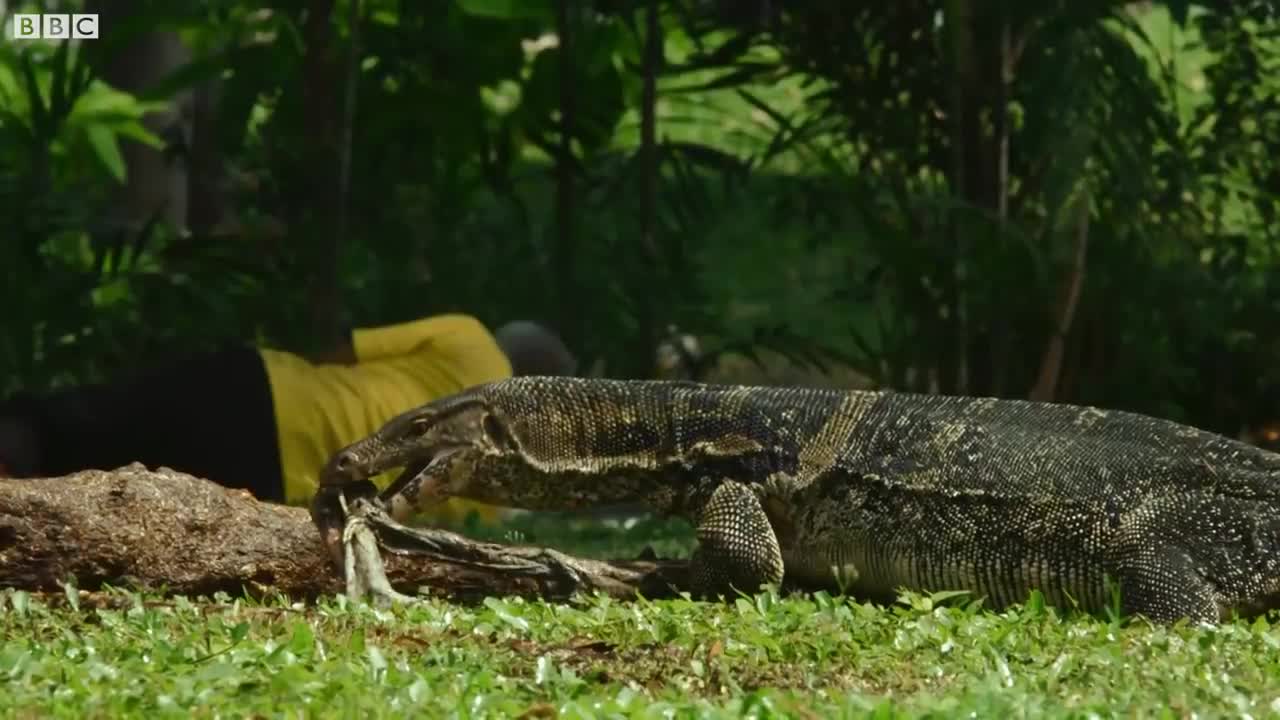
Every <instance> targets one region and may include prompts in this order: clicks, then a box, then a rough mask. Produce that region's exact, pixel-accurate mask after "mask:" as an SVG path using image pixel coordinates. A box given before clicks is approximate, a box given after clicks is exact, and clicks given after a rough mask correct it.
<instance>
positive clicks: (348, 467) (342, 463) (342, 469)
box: [333, 452, 356, 475]
mask: <svg viewBox="0 0 1280 720" xmlns="http://www.w3.org/2000/svg"><path fill="white" fill-rule="evenodd" d="M355 465H356V458H355V456H354V455H352V454H351V453H349V452H344V453H339V454H338V456H337V457H335V458H334V459H333V469H334V470H335V471H337V472H339V473H341V474H344V475H345V474H347V473H349V472H351V471H352V469H354V468H355Z"/></svg>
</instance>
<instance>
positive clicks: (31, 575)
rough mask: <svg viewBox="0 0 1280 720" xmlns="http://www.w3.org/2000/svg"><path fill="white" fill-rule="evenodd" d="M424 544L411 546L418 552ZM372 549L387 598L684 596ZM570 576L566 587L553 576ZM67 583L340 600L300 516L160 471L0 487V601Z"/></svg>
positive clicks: (445, 542)
mask: <svg viewBox="0 0 1280 720" xmlns="http://www.w3.org/2000/svg"><path fill="white" fill-rule="evenodd" d="M424 537H426V538H429V541H426V542H424V541H423V538H424ZM397 545H398V544H397V542H396V540H395V539H394V536H393V537H392V539H391V540H390V546H389V547H386V548H385V549H384V552H383V554H384V556H385V561H386V566H387V567H386V569H387V576H388V578H389V579H390V581H391V585H392V586H393V587H394V588H395V589H396V590H398V591H400V592H404V593H408V594H413V593H416V592H418V591H419V589H420V588H422V589H425V590H427V591H428V592H429V593H431V594H439V595H443V596H446V597H450V598H452V599H459V600H463V599H475V598H477V597H480V596H485V595H520V596H525V597H542V598H546V599H550V600H565V599H568V598H570V597H571V596H572V595H573V594H574V593H577V592H580V591H589V590H593V589H595V590H599V591H601V592H604V593H606V594H608V595H611V596H613V597H617V598H632V597H635V596H636V595H637V593H641V594H643V595H644V596H646V597H664V596H666V597H670V596H673V595H674V594H675V593H676V591H677V588H680V587H686V586H687V583H686V574H685V563H683V562H680V561H658V560H654V561H648V560H635V561H615V562H605V561H600V560H590V559H585V558H575V557H568V556H565V555H563V554H560V553H555V552H553V551H548V550H546V549H543V548H533V547H509V546H505V545H500V544H494V543H484V542H477V541H474V540H470V539H467V538H465V537H462V536H460V535H457V534H455V533H450V532H445V531H440V530H429V531H426V533H425V535H424V534H423V533H422V532H418V534H417V537H416V541H415V543H414V544H413V546H412V548H408V547H406V546H405V545H403V544H399V546H397ZM566 566H569V567H572V569H573V572H571V573H566V572H564V568H565V567H566ZM66 581H73V582H74V583H75V585H76V586H77V587H79V588H81V589H84V590H96V589H99V588H101V587H102V586H103V585H113V586H116V587H133V588H137V589H144V590H149V591H163V592H166V593H169V594H175V595H208V594H212V593H214V592H218V591H225V592H229V593H233V594H239V593H241V592H248V593H250V594H252V595H256V596H260V595H263V594H268V593H271V592H280V593H283V594H285V595H288V596H290V597H295V598H303V599H312V598H314V597H316V596H319V595H325V594H337V593H340V592H342V591H343V588H344V585H343V581H342V579H341V577H339V575H338V573H337V572H336V570H335V569H334V568H333V566H332V565H331V564H330V563H329V561H328V555H326V554H325V551H324V549H323V546H322V545H321V543H320V536H319V534H318V533H317V532H316V529H315V527H314V526H313V525H312V523H311V517H310V515H309V513H308V512H307V511H306V510H305V509H303V508H296V507H287V506H283V505H275V504H271V503H263V502H259V501H257V500H256V499H254V498H253V497H252V496H251V495H249V494H248V493H246V492H243V491H239V490H229V489H227V488H224V487H222V486H220V485H217V484H215V483H212V482H209V481H207V480H202V479H199V478H195V477H192V476H190V475H186V474H183V473H178V472H174V471H171V470H168V469H165V468H161V469H160V470H158V471H149V470H147V469H146V468H145V467H143V466H142V465H139V464H136V463H135V464H133V465H130V466H127V467H124V468H120V469H119V470H115V471H111V472H103V471H87V472H82V473H77V474H75V475H69V476H66V477H61V478H49V479H39V480H0V587H8V588H21V589H26V590H31V591H55V590H58V589H59V586H60V583H62V582H66Z"/></svg>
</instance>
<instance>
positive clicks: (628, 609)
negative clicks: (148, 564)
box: [0, 516, 1280, 718]
mask: <svg viewBox="0 0 1280 720" xmlns="http://www.w3.org/2000/svg"><path fill="white" fill-rule="evenodd" d="M516 525H517V526H518V528H519V535H518V536H517V537H516V539H520V540H522V541H528V540H530V539H531V538H530V536H531V535H541V536H542V540H543V541H546V542H551V541H555V542H556V544H557V545H558V546H560V547H563V548H566V549H571V550H574V551H575V552H583V553H586V554H596V555H628V554H631V553H632V552H638V551H639V550H640V549H643V548H644V547H645V546H656V547H662V548H666V550H670V551H674V552H676V553H679V552H682V550H681V549H682V548H687V547H688V531H687V529H686V528H683V527H680V526H679V525H678V524H674V523H673V524H666V523H662V522H657V521H642V522H641V523H639V524H638V525H634V526H632V527H631V528H630V529H626V528H615V529H613V530H612V531H609V532H606V530H605V529H602V526H601V524H600V523H589V522H585V521H579V522H576V523H566V522H564V521H563V518H554V517H551V516H540V517H527V518H524V519H522V520H519V521H517V523H516ZM557 528H558V529H557ZM486 532H487V533H488V534H490V535H491V536H495V537H501V536H503V534H504V533H506V532H508V531H507V530H504V529H493V530H487V531H483V532H481V533H480V534H485V533H486ZM609 535H612V536H613V537H614V540H612V541H611V540H608V539H607V537H606V536H609ZM619 537H621V539H618V538H619ZM660 552H666V551H665V550H660ZM71 596H72V597H73V598H76V599H77V603H73V605H74V604H79V603H80V602H83V603H85V606H83V607H80V608H79V609H77V608H75V607H72V606H68V603H67V602H66V601H62V598H61V596H57V597H53V598H43V599H37V598H34V597H32V596H30V595H28V594H25V593H21V592H7V593H4V594H0V708H3V709H4V711H5V712H6V714H17V715H19V716H26V717H76V718H79V717H140V716H153V715H154V716H158V717H188V716H191V715H195V716H209V717H214V716H219V717H246V716H257V717H268V716H270V717H274V716H289V717H302V716H306V717H408V716H426V717H515V716H521V715H522V714H524V716H525V717H553V716H560V717H740V716H743V715H744V714H745V715H750V716H754V717H774V716H786V717H877V718H889V717H919V716H945V717H959V716H970V717H1088V716H1095V717H1187V716H1190V715H1191V714H1192V713H1195V714H1197V715H1199V716H1202V717H1212V716H1231V717H1264V716H1268V715H1271V714H1275V713H1276V712H1280V699H1278V698H1280V662H1278V659H1280V631H1278V630H1277V629H1276V628H1274V627H1273V626H1272V625H1271V624H1269V623H1268V622H1266V621H1263V620H1259V621H1255V622H1251V623H1246V622H1239V623H1232V624H1226V625H1223V626H1220V627H1190V626H1177V627H1173V628H1165V627H1155V626H1151V625H1149V624H1148V623H1146V622H1142V621H1133V622H1122V621H1115V620H1109V619H1107V617H1091V616H1086V615H1081V614H1077V613H1070V612H1068V613H1062V612H1059V611H1057V610H1054V609H1051V608H1045V607H1043V606H1042V605H1041V604H1040V603H1039V602H1035V601H1033V602H1031V603H1029V604H1028V605H1026V606H1024V607H1020V608H1016V609H1013V610H1009V611H1006V612H1002V613H998V614H997V613H991V612H988V611H986V610H984V609H982V607H981V606H980V605H979V604H975V603H966V602H964V599H963V598H955V599H952V600H949V601H943V600H942V599H941V598H930V597H925V596H917V595H912V596H907V597H905V598H904V599H903V601H902V602H900V603H898V604H896V605H894V606H892V607H879V606H874V605H870V604H862V603H859V602H856V601H854V600H850V599H846V598H840V597H833V596H830V595H826V594H816V595H798V596H778V595H777V594H773V593H763V594H761V595H758V596H756V597H750V598H747V597H744V598H739V599H737V600H736V601H735V602H729V603H722V604H718V603H702V602H693V601H689V600H683V599H678V600H664V601H647V600H642V601H638V602H619V601H615V600H609V599H607V598H603V597H591V598H583V599H582V601H581V602H579V603H577V604H574V605H560V604H547V603H543V602H536V601H534V602H531V601H523V600H519V599H503V598H491V599H488V600H486V601H485V602H483V603H480V604H476V605H465V606H464V605H458V604H453V603H449V602H446V601H444V600H440V599H431V600H428V601H427V602H425V603H423V604H422V605H419V606H413V607H397V608H394V609H391V610H385V611H384V610H376V609H372V608H369V607H366V606H356V605H352V604H348V603H346V602H345V601H343V600H342V599H341V598H334V599H331V600H328V601H326V602H322V603H320V604H319V605H316V606H304V605H301V604H290V603H289V602H288V601H286V600H283V599H281V600H278V601H274V602H266V603H260V602H252V601H247V600H235V599H232V598H228V597H219V598H214V599H213V600H210V601H199V602H197V601H189V600H186V599H182V598H178V599H170V600H165V599H161V598H153V597H142V596H138V595H133V594H128V593H123V592H122V593H118V594H117V595H116V596H115V597H116V598H117V599H118V601H119V602H118V603H117V604H115V605H113V606H111V609H103V606H102V605H101V604H100V603H99V604H98V605H97V606H96V607H93V608H90V607H88V606H87V602H88V600H87V599H86V600H84V601H80V600H79V598H78V596H76V595H75V594H74V593H72V594H71ZM1033 600H1034V598H1033Z"/></svg>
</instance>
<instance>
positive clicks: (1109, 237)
mask: <svg viewBox="0 0 1280 720" xmlns="http://www.w3.org/2000/svg"><path fill="white" fill-rule="evenodd" d="M353 2H354V3H355V4H354V5H353V4H352V3H353ZM69 4H70V5H77V4H78V3H69ZM11 5H16V7H10V8H9V9H10V11H16V10H22V9H28V10H30V9H32V8H33V7H34V6H35V5H36V4H35V3H15V4H11ZM62 5H64V6H65V5H68V3H63V4H62ZM28 6H31V7H28ZM106 7H109V8H110V10H109V11H107V10H101V9H100V10H99V11H100V12H103V18H104V20H103V35H102V38H101V39H100V40H98V41H96V42H86V43H82V44H78V43H54V42H32V43H17V42H5V43H3V44H0V215H2V216H3V217H0V233H3V235H4V238H3V243H0V294H3V298H2V299H0V303H2V304H3V307H4V308H5V312H4V314H3V315H2V316H0V368H2V369H3V370H4V373H3V374H0V380H2V381H3V387H0V391H7V390H12V389H14V388H17V387H32V388H34V387H43V386H48V385H53V384H58V383H63V382H68V381H75V380H84V379H91V378H94V377H99V376H101V375H102V374H103V373H107V372H111V371H113V370H115V369H118V368H120V367H122V366H124V365H126V364H130V363H134V362H136V361H137V359H138V358H139V357H145V356H147V355H149V354H155V353H162V352H165V350H166V348H170V347H173V346H174V344H181V345H184V346H193V345H201V344H205V343H210V342H215V341H219V340H224V339H228V338H237V339H245V340H255V341H259V342H266V343H270V344H273V345H277V346H282V347H287V348H296V349H309V348H314V347H317V346H320V345H322V344H323V343H325V342H326V341H328V340H329V339H331V337H332V335H333V334H334V333H336V332H337V331H338V329H339V328H341V327H343V326H344V325H346V324H371V323H381V322H390V321H396V320H401V319H406V318H410V317H414V316H418V315H420V314H423V313H429V312H436V311H445V310H463V311H467V312H472V313H475V314H477V315H479V316H480V317H481V318H483V319H485V320H488V321H500V320H503V319H507V318H511V317H516V316H524V317H533V318H535V319H541V320H544V321H547V322H549V323H551V324H553V325H554V326H556V327H557V328H559V329H560V330H561V331H562V332H563V333H564V334H565V336H566V337H567V338H568V339H569V341H570V343H571V344H572V346H573V347H574V348H575V350H577V351H578V352H579V353H581V354H582V355H583V357H584V359H585V360H586V364H587V365H588V366H592V367H594V368H595V369H596V371H597V372H603V373H607V374H610V375H648V374H651V373H652V372H653V370H654V368H653V357H654V347H655V346H656V344H657V343H658V342H659V341H660V340H661V339H662V338H663V336H664V334H665V333H666V331H667V328H668V327H669V326H671V325H676V326H678V327H679V328H681V329H682V330H684V331H687V332H692V333H695V334H697V335H698V336H700V337H701V338H702V340H703V342H704V344H705V346H706V347H707V348H708V352H709V353H711V354H712V355H714V354H715V353H717V352H721V351H730V350H733V351H745V350H751V349H756V348H761V347H768V348H772V349H774V350H778V351H782V352H784V353H786V354H787V355H788V356H791V357H792V358H793V360H794V361H795V362H809V361H811V360H815V361H821V362H824V363H836V364H838V365H840V366H842V367H844V368H846V369H848V368H851V369H852V370H854V371H856V372H857V373H859V374H860V375H862V376H865V377H867V378H869V379H870V380H871V381H872V382H874V383H877V384H882V385H887V386H891V387H897V388H903V389H921V390H932V391H940V392H971V393H991V394H998V395H1005V396H1020V397H1026V396H1028V395H1033V396H1036V397H1044V398H1053V399H1059V400H1065V401H1075V402H1090V403H1099V404H1104V405H1110V406H1116V407H1124V408H1132V409H1138V410H1143V411H1149V412H1155V413H1159V414H1163V415H1167V416H1171V417H1175V418H1179V419H1184V420H1190V421H1193V422H1196V423H1198V424H1201V425H1204V426H1207V427H1211V428H1213V429H1217V430H1222V431H1225V432H1229V433H1232V434H1234V433H1236V432H1237V431H1238V430H1239V428H1240V427H1241V426H1242V425H1244V424H1249V423H1254V422H1256V421H1258V420H1260V419H1262V418H1265V417H1268V416H1269V415H1270V414H1271V411H1272V410H1273V409H1274V407H1275V405H1276V400H1275V397H1274V396H1273V395H1270V394H1268V393H1269V391H1268V389H1269V388H1273V387H1280V375H1278V374H1277V373H1276V371H1275V370H1274V369H1273V367H1272V366H1273V364H1274V363H1273V361H1272V359H1273V358H1275V357H1276V356H1277V355H1276V353H1277V350H1280V348H1277V347H1276V341H1275V335H1274V333H1273V332H1271V328H1273V327H1274V318H1276V317H1277V316H1280V312H1278V311H1280V308H1278V307H1277V300H1278V298H1277V292H1276V289H1275V287H1274V286H1275V282H1274V280H1273V277H1274V275H1275V272H1274V270H1275V268H1276V267H1277V262H1280V260H1278V259H1277V249H1278V248H1280V245H1277V243H1276V239H1275V237H1274V236H1275V234H1276V232H1277V226H1276V222H1275V218H1276V209H1277V207H1276V202H1277V200H1276V198H1277V190H1278V189H1280V188H1278V187H1277V185H1278V183H1280V173H1278V172H1277V168H1278V167H1280V166H1278V165H1277V163H1280V160H1277V158H1280V152H1278V150H1280V148H1278V147H1277V144H1278V143H1280V132H1278V131H1280V107H1278V105H1277V103H1278V102H1280V100H1277V97H1280V95H1278V94H1277V93H1276V87H1275V85H1276V80H1275V73H1274V72H1273V70H1274V69H1275V68H1276V61H1277V45H1276V42H1275V40H1274V39H1273V38H1274V35H1275V31H1276V29H1277V21H1276V18H1275V17H1274V16H1273V15H1272V14H1271V11H1270V9H1269V3H1262V2H1235V3H1221V4H1216V5H1213V6H1191V5H1188V4H1187V3H1185V2H1167V3H1137V4H1126V3H1117V2H1105V1H1104V0H1090V1H1088V2H1072V3H1049V2H1037V3H1023V4H1016V3H1002V2H991V1H989V0H911V1H909V2H908V1H904V2H896V3H864V2H851V1H849V0H841V1H836V0H808V1H805V0H801V1H798V2H769V1H767V0H753V1H752V2H732V3H731V2H714V1H712V0H668V1H660V0H648V1H647V2H630V1H627V0H611V1H607V2H606V1H605V0H599V1H598V2H596V3H595V4H594V5H590V4H587V3H583V2H580V1H579V0H555V1H553V0H538V1H535V0H530V1H528V2H510V1H504V0H424V1H423V2H415V3H402V2H390V1H389V0H348V1H344V2H337V1H336V0H280V1H279V2H275V3H252V2H232V1H230V0H220V1H219V2H210V3H180V2H168V3H161V2H148V1H145V0H135V1H134V2H129V3H111V4H108V5H106ZM90 9H92V4H91V6H90ZM167 41H172V42H169V44H166V42H167ZM177 41H181V47H178V48H177V49H175V47H176V44H177ZM144 66H145V67H158V68H162V70H156V71H153V72H141V71H140V70H139V68H141V67H144ZM149 147H153V148H161V149H162V151H156V152H153V153H152V154H151V155H148V154H147V152H146V151H145V149H146V148H149ZM148 158H150V159H149V160H148ZM156 158H159V160H158V161H157V160H156Z"/></svg>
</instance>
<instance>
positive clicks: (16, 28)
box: [13, 13, 40, 40]
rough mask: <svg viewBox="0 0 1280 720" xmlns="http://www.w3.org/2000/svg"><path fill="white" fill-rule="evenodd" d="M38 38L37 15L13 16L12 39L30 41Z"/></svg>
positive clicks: (38, 17) (15, 14)
mask: <svg viewBox="0 0 1280 720" xmlns="http://www.w3.org/2000/svg"><path fill="white" fill-rule="evenodd" d="M38 37H40V16H39V15H19V14H17V13H14V15H13V39H14V40H31V39H35V38H38Z"/></svg>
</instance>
